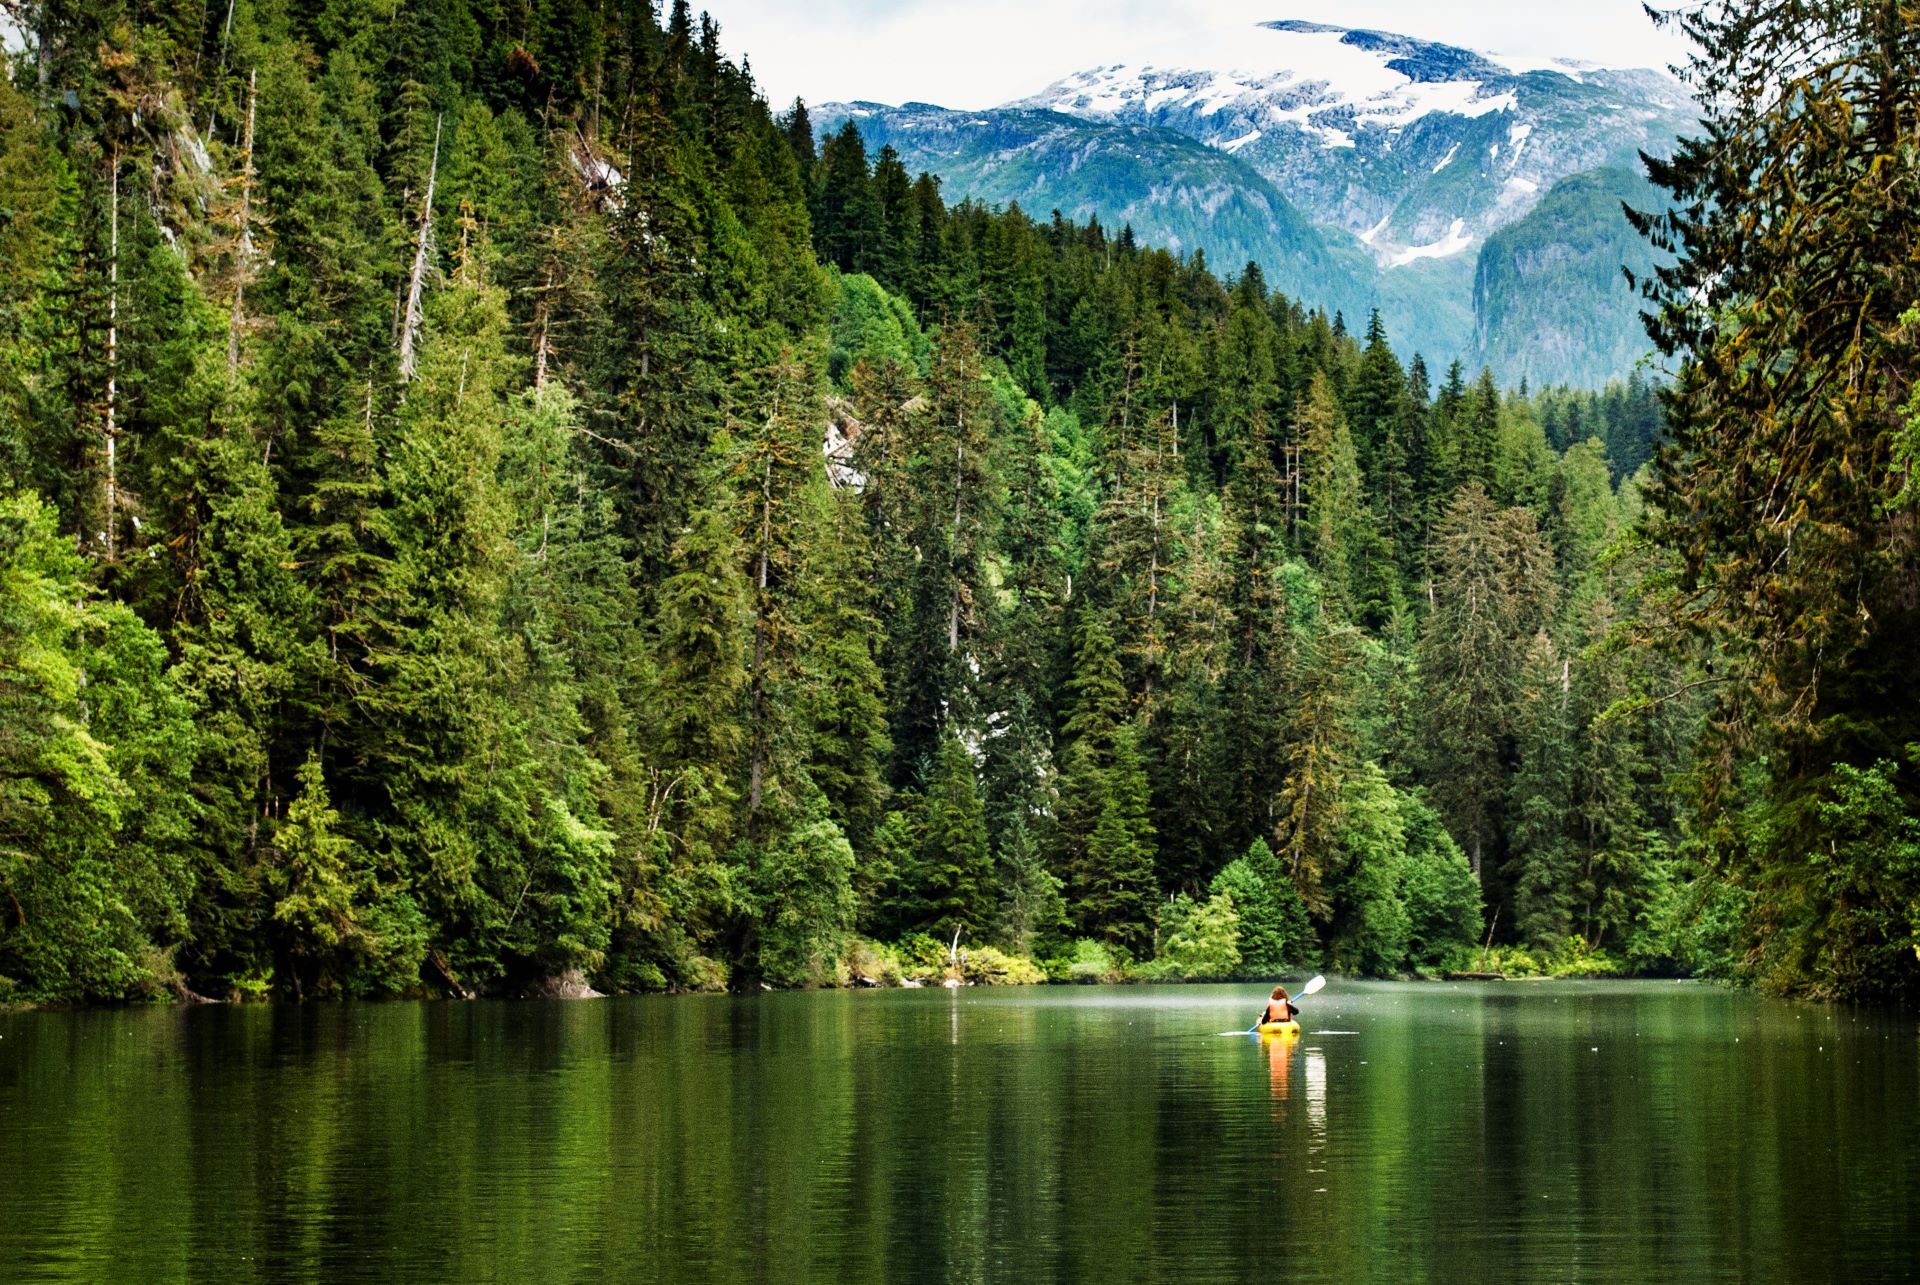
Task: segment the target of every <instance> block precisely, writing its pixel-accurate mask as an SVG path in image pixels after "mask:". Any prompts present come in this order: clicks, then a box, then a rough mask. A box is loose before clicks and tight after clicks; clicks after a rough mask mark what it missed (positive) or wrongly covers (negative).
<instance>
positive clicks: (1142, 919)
mask: <svg viewBox="0 0 1920 1285" xmlns="http://www.w3.org/2000/svg"><path fill="white" fill-rule="evenodd" d="M1098 807H1099V819H1098V820H1097V821H1096V822H1095V823H1094V827H1093V833H1092V835H1091V836H1089V838H1088V839H1087V853H1086V862H1085V866H1084V868H1083V870H1082V872H1081V882H1082V888H1081V891H1080V892H1079V893H1078V894H1077V895H1076V896H1075V898H1074V905H1075V908H1076V910H1077V911H1078V914H1079V920H1080V926H1081V929H1082V931H1085V932H1089V933H1097V934H1099V935H1100V936H1103V937H1105V938H1106V939H1107V940H1108V941H1111V942H1113V943H1114V944H1115V945H1118V946H1121V947H1124V948H1125V949H1127V950H1128V951H1130V952H1132V953H1133V954H1134V956H1135V957H1136V958H1138V957H1140V956H1142V955H1143V954H1144V952H1145V951H1146V949H1147V948H1148V947H1149V946H1150V945H1151V944H1152V941H1153V929H1152V921H1151V915H1152V907H1153V900H1154V896H1155V893H1156V889H1155V886H1154V879H1153V865H1154V830H1153V820H1152V815H1151V799H1150V796H1149V785H1148V781H1147V768H1146V763H1145V761H1144V760H1143V759H1142V758H1141V754H1140V733H1139V729H1138V728H1137V727H1136V726H1135V725H1133V724H1131V723H1129V724H1127V725H1126V726H1125V727H1122V728H1121V729H1120V731H1119V733H1118V734H1117V735H1116V736H1115V737H1114V741H1113V761H1112V764H1111V765H1110V766H1109V767H1108V768H1107V770H1106V771H1105V772H1104V773H1103V774H1102V776H1101V778H1100V782H1099V801H1098Z"/></svg>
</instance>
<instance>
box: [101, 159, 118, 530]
mask: <svg viewBox="0 0 1920 1285" xmlns="http://www.w3.org/2000/svg"><path fill="white" fill-rule="evenodd" d="M111 163H112V166H113V173H112V175H111V177H110V180H109V190H110V191H111V194H112V195H111V196H110V198H109V204H108V207H107V208H108V213H107V219H108V232H107V431H106V439H107V515H106V529H105V530H104V532H103V533H102V534H103V535H104V537H105V539H106V543H107V561H108V562H112V561H113V559H114V554H115V551H116V540H115V534H116V533H115V530H114V514H115V513H116V512H117V511H118V510H119V508H120V430H119V426H118V425H117V424H116V423H115V421H114V415H115V413H116V411H117V409H118V408H117V407H116V405H115V400H116V398H117V397H118V395H119V382H120V145H119V144H118V143H115V144H114V146H113V153H112V162H111Z"/></svg>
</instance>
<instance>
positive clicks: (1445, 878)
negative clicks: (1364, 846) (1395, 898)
mask: <svg viewBox="0 0 1920 1285" xmlns="http://www.w3.org/2000/svg"><path fill="white" fill-rule="evenodd" d="M1400 822H1401V825H1402V827H1403V828H1404V830H1405V832H1406V836H1407V858H1406V862H1405V863H1404V864H1403V865H1402V866H1401V868H1400V901H1401V904H1403V905H1404V906H1405V907H1406V910H1407V930H1408V931H1407V954H1408V958H1409V959H1410V960H1411V962H1412V963H1413V964H1415V965H1416V966H1422V965H1424V966H1427V967H1436V966H1438V965H1439V964H1441V963H1442V962H1443V961H1444V960H1446V959H1447V958H1448V957H1449V956H1454V955H1457V954H1458V953H1459V952H1460V951H1461V950H1463V949H1465V948H1467V947H1470V946H1472V945H1473V944H1474V943H1475V942H1478V941H1479V940H1480V939H1481V934H1482V925H1481V922H1480V884H1479V882H1478V881H1477V880H1475V879H1474V877H1473V869H1472V867H1471V866H1469V865H1468V864H1467V856H1466V854H1465V853H1464V852H1462V851H1460V845H1459V844H1457V843H1455V842H1454V841H1453V836H1452V835H1450V834H1448V833H1447V832H1446V830H1445V829H1444V828H1443V827H1442V825H1441V824H1440V814H1439V813H1438V812H1436V811H1434V810H1433V809H1432V808H1430V807H1428V806H1427V805H1426V803H1425V802H1424V801H1423V800H1421V799H1420V798H1419V797H1418V796H1416V795H1411V794H1403V795H1401V796H1400Z"/></svg>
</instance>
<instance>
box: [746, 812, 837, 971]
mask: <svg viewBox="0 0 1920 1285" xmlns="http://www.w3.org/2000/svg"><path fill="white" fill-rule="evenodd" d="M853 864H854V859H853V848H852V846H851V845H849V844H848V843H847V839H846V836H845V835H844V834H842V833H841V832H840V827H839V826H837V825H835V824H834V822H833V819H832V818H831V817H829V816H827V815H826V809H825V807H824V805H823V804H822V803H820V802H817V801H816V802H815V803H814V804H813V806H812V807H811V808H810V809H809V811H808V814H807V816H806V817H805V819H804V820H802V821H801V822H800V823H799V824H797V825H795V826H794V827H792V828H791V829H790V830H789V831H788V832H787V833H786V834H785V835H784V836H783V837H782V838H781V840H780V842H779V843H778V844H776V845H775V846H774V847H773V848H772V849H771V850H769V851H768V852H767V853H766V854H765V855H764V856H763V857H762V858H761V860H760V864H759V868H758V869H757V870H756V871H755V880H754V893H755V897H756V900H757V902H758V906H759V916H758V917H759V922H760V948H759V967H760V974H761V976H762V977H763V978H765V979H766V980H767V981H768V982H771V983H772V984H773V985H776V986H818V985H820V984H822V983H824V982H829V981H832V980H834V979H835V978H837V976H838V975H839V972H840V970H841V968H842V965H843V961H844V957H845V956H846V954H847V950H848V943H849V939H850V937H851V935H852V932H853V917H854V897H853Z"/></svg>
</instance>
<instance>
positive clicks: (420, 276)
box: [400, 116, 446, 381]
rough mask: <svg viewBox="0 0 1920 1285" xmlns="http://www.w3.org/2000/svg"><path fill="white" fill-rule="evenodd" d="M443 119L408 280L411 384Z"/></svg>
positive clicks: (405, 321)
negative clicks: (411, 269)
mask: <svg viewBox="0 0 1920 1285" xmlns="http://www.w3.org/2000/svg"><path fill="white" fill-rule="evenodd" d="M445 119H446V118H445V117H444V116H442V117H441V118H440V119H439V120H436V121H434V124H433V161H432V163H431V164H430V165H429V166H428V167H427V194H426V196H425V197H424V198H423V199H422V200H421V202H420V233H419V235H418V236H417V237H416V238H415V239H414V246H413V271H412V273H410V274H409V275H408V277H407V306H406V311H405V313H404V314H403V315H402V317H401V319H400V378H401V379H402V380H407V381H411V380H412V379H413V376H414V372H415V370H416V369H417V367H418V364H419V358H418V355H417V354H416V352H415V349H416V348H418V347H419V344H420V295H421V291H422V290H423V289H424V288H425V286H426V279H427V256H428V254H429V253H431V247H432V243H433V185H434V180H435V179H436V178H437V177H438V176H439V173H440V126H441V124H442V123H443V122H444V121H445Z"/></svg>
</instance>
